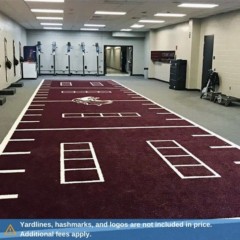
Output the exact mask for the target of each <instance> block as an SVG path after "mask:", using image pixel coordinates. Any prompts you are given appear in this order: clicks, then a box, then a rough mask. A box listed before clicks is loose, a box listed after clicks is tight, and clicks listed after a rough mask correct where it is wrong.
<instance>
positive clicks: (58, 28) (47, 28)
mask: <svg viewBox="0 0 240 240" xmlns="http://www.w3.org/2000/svg"><path fill="white" fill-rule="evenodd" d="M43 29H46V30H61V29H62V28H61V27H43Z"/></svg>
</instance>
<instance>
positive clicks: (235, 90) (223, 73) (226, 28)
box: [198, 11, 240, 98]
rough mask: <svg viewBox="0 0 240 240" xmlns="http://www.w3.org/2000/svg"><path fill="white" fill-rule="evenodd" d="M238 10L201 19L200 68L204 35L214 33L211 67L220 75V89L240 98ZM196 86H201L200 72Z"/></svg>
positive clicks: (239, 13)
mask: <svg viewBox="0 0 240 240" xmlns="http://www.w3.org/2000/svg"><path fill="white" fill-rule="evenodd" d="M239 26H240V11H236V12H231V13H228V14H220V15H217V16H215V17H211V18H207V19H205V20H203V21H202V26H201V37H200V39H201V43H200V46H201V48H200V54H199V56H200V60H199V63H200V66H199V68H200V69H202V55H203V41H204V35H214V50H213V55H214V56H215V60H213V68H215V69H216V71H217V72H218V73H219V76H220V89H219V90H220V91H221V92H223V93H225V94H227V95H230V96H235V97H238V98H240V58H239V56H240V46H239V42H240V31H239ZM198 84H199V85H198V86H199V87H200V86H201V73H200V74H199V79H198Z"/></svg>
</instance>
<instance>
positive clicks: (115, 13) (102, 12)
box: [94, 11, 126, 15]
mask: <svg viewBox="0 0 240 240" xmlns="http://www.w3.org/2000/svg"><path fill="white" fill-rule="evenodd" d="M94 14H100V15H125V14H126V12H113V11H95V13H94Z"/></svg>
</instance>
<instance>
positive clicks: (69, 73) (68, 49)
mask: <svg viewBox="0 0 240 240" xmlns="http://www.w3.org/2000/svg"><path fill="white" fill-rule="evenodd" d="M71 49H72V45H71V43H70V42H68V43H67V56H68V66H67V67H66V68H67V69H68V76H71V75H72V74H71Z"/></svg>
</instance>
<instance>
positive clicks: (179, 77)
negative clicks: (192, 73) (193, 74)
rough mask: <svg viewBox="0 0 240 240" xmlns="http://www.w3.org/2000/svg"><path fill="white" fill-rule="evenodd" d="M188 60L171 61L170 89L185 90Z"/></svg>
mask: <svg viewBox="0 0 240 240" xmlns="http://www.w3.org/2000/svg"><path fill="white" fill-rule="evenodd" d="M186 71H187V60H182V59H177V60H172V61H171V66H170V81H169V84H170V86H169V88H171V89H176V90H184V89H185V85H186Z"/></svg>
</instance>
